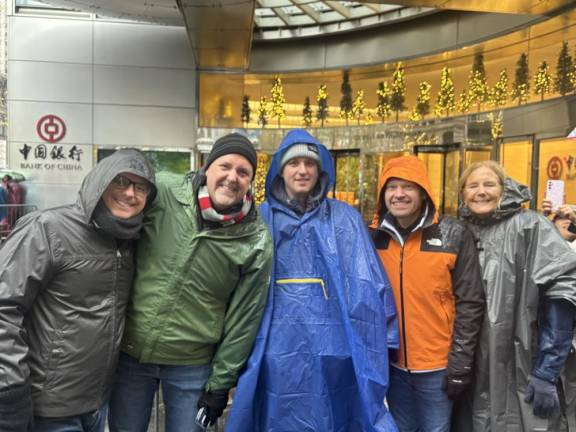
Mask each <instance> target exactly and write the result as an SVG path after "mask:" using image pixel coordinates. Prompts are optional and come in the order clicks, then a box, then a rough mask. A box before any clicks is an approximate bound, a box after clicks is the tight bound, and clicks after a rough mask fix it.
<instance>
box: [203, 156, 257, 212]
mask: <svg viewBox="0 0 576 432" xmlns="http://www.w3.org/2000/svg"><path fill="white" fill-rule="evenodd" d="M252 174H253V170H252V165H250V162H248V159H246V158H245V157H244V156H241V155H239V154H236V153H230V154H226V155H224V156H220V157H219V158H218V159H216V160H215V161H214V162H212V163H211V164H210V166H209V167H208V169H207V170H206V186H207V187H208V194H209V195H210V200H211V201H212V205H213V206H214V208H215V209H216V210H219V211H222V210H227V209H229V208H230V207H233V206H235V205H237V204H239V203H240V202H241V201H242V200H243V199H244V196H245V195H246V193H248V190H249V189H250V183H251V182H252Z"/></svg>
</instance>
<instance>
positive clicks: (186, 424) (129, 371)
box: [108, 353, 211, 432]
mask: <svg viewBox="0 0 576 432" xmlns="http://www.w3.org/2000/svg"><path fill="white" fill-rule="evenodd" d="M210 371H211V366H210V365H201V366H171V365H161V364H154V363H140V362H139V361H138V360H136V359H134V358H133V357H130V356H129V355H127V354H125V353H120V360H119V362H118V368H117V370H116V377H115V382H114V386H113V388H112V396H111V398H110V415H109V418H108V422H109V427H110V431H111V432H146V431H147V430H148V423H149V422H150V415H151V413H152V404H153V401H154V395H155V394H156V392H157V391H158V387H159V386H160V385H161V386H162V396H163V399H164V408H165V431H166V432H201V431H202V429H200V428H199V427H198V426H197V425H196V423H195V418H196V412H197V411H198V408H196V404H197V403H198V399H199V398H200V394H201V393H202V390H203V389H204V385H205V384H206V380H207V379H208V375H209V374H210Z"/></svg>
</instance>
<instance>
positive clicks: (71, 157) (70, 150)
mask: <svg viewBox="0 0 576 432" xmlns="http://www.w3.org/2000/svg"><path fill="white" fill-rule="evenodd" d="M10 159H11V165H12V167H13V168H14V169H17V170H19V171H22V172H23V173H26V174H27V177H28V178H30V179H36V180H37V181H40V182H46V183H52V182H55V183H69V184H74V183H80V182H81V181H82V179H83V178H84V176H85V175H86V174H87V173H88V171H90V168H91V167H92V146H86V145H76V144H45V143H14V142H13V143H10Z"/></svg>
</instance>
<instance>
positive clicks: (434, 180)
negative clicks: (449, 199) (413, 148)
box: [418, 153, 444, 210]
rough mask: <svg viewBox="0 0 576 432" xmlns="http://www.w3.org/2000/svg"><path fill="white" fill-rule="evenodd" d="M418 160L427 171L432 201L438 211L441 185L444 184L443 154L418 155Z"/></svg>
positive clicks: (440, 202)
mask: <svg viewBox="0 0 576 432" xmlns="http://www.w3.org/2000/svg"><path fill="white" fill-rule="evenodd" d="M418 157H419V158H420V160H422V161H423V162H424V164H425V165H426V167H427V169H428V177H429V178H430V185H431V186H432V199H433V200H434V202H435V203H436V206H437V207H438V209H439V210H440V209H441V206H442V197H443V194H442V192H443V187H442V185H443V183H444V154H443V153H418Z"/></svg>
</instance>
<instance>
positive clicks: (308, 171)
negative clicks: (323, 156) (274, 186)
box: [281, 157, 319, 201]
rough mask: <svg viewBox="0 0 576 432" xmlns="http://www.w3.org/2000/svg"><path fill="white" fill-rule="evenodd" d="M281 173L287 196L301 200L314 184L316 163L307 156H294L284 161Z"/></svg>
mask: <svg viewBox="0 0 576 432" xmlns="http://www.w3.org/2000/svg"><path fill="white" fill-rule="evenodd" d="M281 175H282V178H283V179H284V186H285V188H286V193H287V194H288V197H289V198H292V199H297V200H299V201H302V200H305V199H306V198H307V197H308V195H309V194H310V192H311V191H312V189H313V188H314V186H316V182H317V181H318V175H319V174H318V163H317V162H316V161H315V160H314V159H310V158H307V157H295V158H292V159H290V160H289V161H288V162H286V164H285V165H284V167H283V168H282V174H281Z"/></svg>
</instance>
